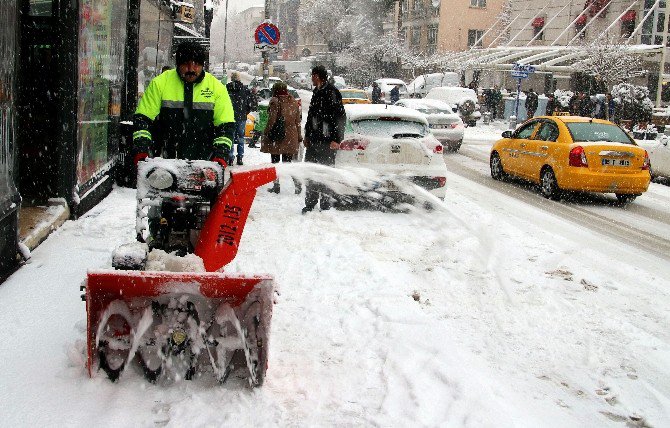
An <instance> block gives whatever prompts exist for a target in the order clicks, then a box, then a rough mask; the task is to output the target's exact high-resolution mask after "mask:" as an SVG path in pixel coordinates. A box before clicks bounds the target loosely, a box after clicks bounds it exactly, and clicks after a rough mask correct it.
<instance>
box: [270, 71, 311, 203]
mask: <svg viewBox="0 0 670 428" xmlns="http://www.w3.org/2000/svg"><path fill="white" fill-rule="evenodd" d="M279 117H283V118H284V124H285V131H286V135H285V136H284V139H283V140H281V141H270V138H269V136H268V134H269V133H270V130H271V129H272V127H273V126H274V124H275V123H276V122H277V120H278V119H279ZM301 141H302V132H301V129H300V107H299V106H298V103H297V102H296V101H295V100H294V99H293V97H292V96H291V94H289V92H288V88H287V86H286V84H285V83H282V82H277V83H275V84H274V86H272V98H270V104H269V106H268V123H267V125H266V126H265V130H264V131H263V136H262V138H261V152H263V153H270V158H271V160H272V163H279V161H280V160H281V161H282V162H291V161H293V159H295V158H297V156H298V150H299V149H300V142H301ZM293 183H294V184H295V193H296V194H299V193H300V192H302V185H301V184H300V182H299V181H297V180H296V179H293ZM268 192H273V193H279V180H275V181H274V184H273V186H272V187H271V188H269V189H268Z"/></svg>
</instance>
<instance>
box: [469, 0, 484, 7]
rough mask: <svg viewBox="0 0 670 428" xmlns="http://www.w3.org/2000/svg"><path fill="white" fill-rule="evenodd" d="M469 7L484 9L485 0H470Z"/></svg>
mask: <svg viewBox="0 0 670 428" xmlns="http://www.w3.org/2000/svg"><path fill="white" fill-rule="evenodd" d="M470 7H478V8H481V9H484V8H485V7H486V0H470Z"/></svg>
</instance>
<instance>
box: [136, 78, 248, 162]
mask: <svg viewBox="0 0 670 428" xmlns="http://www.w3.org/2000/svg"><path fill="white" fill-rule="evenodd" d="M157 117H158V119H157ZM156 119H157V120H156ZM134 123H135V132H134V133H133V142H134V144H135V145H136V147H135V150H137V151H147V150H148V147H144V146H146V145H147V144H151V143H150V142H152V141H154V140H158V141H157V142H158V143H160V144H159V146H161V147H162V150H163V151H162V155H163V156H164V157H167V158H179V159H209V158H210V155H211V153H212V150H213V149H216V148H218V149H224V150H225V151H226V152H227V151H228V150H230V148H231V146H232V139H233V132H234V126H235V116H234V112H233V105H232V103H231V102H230V97H229V96H228V91H227V90H226V87H225V86H224V85H223V84H222V83H221V82H220V81H219V80H218V79H217V78H215V77H214V76H212V75H211V74H209V73H207V72H203V75H202V76H201V77H200V78H199V79H198V80H196V81H195V82H194V83H185V82H184V81H183V80H182V79H181V78H180V77H179V74H178V73H177V70H168V71H165V72H163V73H161V74H160V75H159V76H156V77H155V78H154V79H153V80H152V81H151V83H150V84H149V86H148V88H147V89H146V91H145V92H144V95H143V96H142V99H141V100H140V103H139V105H138V106H137V110H136V111H135V117H134ZM148 142H149V143H148ZM145 148H146V150H145ZM160 154H161V153H154V155H160Z"/></svg>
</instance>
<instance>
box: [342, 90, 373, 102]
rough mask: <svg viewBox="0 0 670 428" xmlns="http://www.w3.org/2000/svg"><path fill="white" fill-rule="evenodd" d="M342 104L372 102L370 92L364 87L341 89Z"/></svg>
mask: <svg viewBox="0 0 670 428" xmlns="http://www.w3.org/2000/svg"><path fill="white" fill-rule="evenodd" d="M340 94H342V104H370V100H369V99H368V94H366V93H365V91H364V90H362V89H352V88H345V89H341V90H340Z"/></svg>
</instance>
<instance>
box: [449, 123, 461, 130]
mask: <svg viewBox="0 0 670 428" xmlns="http://www.w3.org/2000/svg"><path fill="white" fill-rule="evenodd" d="M449 126H451V129H456V128H460V127H461V126H463V124H462V123H458V122H456V123H452V124H450V125H449Z"/></svg>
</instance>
